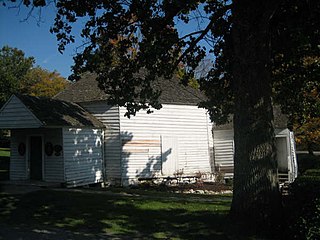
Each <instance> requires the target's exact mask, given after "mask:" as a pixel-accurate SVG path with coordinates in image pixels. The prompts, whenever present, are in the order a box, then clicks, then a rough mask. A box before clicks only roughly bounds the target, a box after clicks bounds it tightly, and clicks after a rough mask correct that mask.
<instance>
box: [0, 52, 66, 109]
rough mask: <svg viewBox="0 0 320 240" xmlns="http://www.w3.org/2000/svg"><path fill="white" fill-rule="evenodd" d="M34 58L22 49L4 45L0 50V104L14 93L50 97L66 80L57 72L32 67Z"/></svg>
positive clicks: (63, 85)
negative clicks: (26, 54) (26, 55)
mask: <svg viewBox="0 0 320 240" xmlns="http://www.w3.org/2000/svg"><path fill="white" fill-rule="evenodd" d="M34 63H35V59H34V58H33V57H25V54H24V52H23V51H21V50H19V49H17V48H11V47H9V46H4V47H3V48H2V49H1V50H0V106H2V104H3V103H4V102H5V101H7V100H8V98H9V97H10V96H11V95H12V94H14V93H22V94H29V95H33V96H41V97H52V96H54V95H56V94H57V93H58V92H60V91H62V90H63V89H64V88H65V87H66V85H67V83H68V82H67V81H66V80H65V79H64V78H63V77H61V76H60V74H59V73H57V72H50V71H48V70H45V69H42V68H40V67H34Z"/></svg>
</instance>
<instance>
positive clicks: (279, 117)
mask: <svg viewBox="0 0 320 240" xmlns="http://www.w3.org/2000/svg"><path fill="white" fill-rule="evenodd" d="M230 119H231V121H230V122H229V123H226V124H222V125H214V126H213V130H230V129H233V119H232V117H230ZM273 122H274V127H275V128H279V129H284V128H287V127H288V117H287V115H285V114H283V113H282V112H281V109H280V106H278V105H274V106H273Z"/></svg>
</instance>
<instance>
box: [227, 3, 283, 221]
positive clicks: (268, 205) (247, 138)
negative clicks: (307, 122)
mask: <svg viewBox="0 0 320 240" xmlns="http://www.w3.org/2000/svg"><path fill="white" fill-rule="evenodd" d="M233 3H234V6H233V12H232V14H233V17H234V21H233V23H234V24H233V28H232V31H233V32H232V41H233V48H234V59H233V61H234V62H233V68H232V71H233V88H234V93H235V114H234V134H235V136H234V139H235V156H234V158H235V161H234V193H233V200H232V206H231V215H232V216H233V217H235V218H236V219H245V220H248V221H250V222H251V223H252V224H254V223H257V224H264V225H265V224H271V225H273V224H272V222H273V220H276V219H274V217H275V215H277V214H278V213H279V207H280V206H281V198H280V193H279V186H278V177H277V162H276V158H275V153H276V151H275V138H274V127H273V108H272V99H271V94H272V88H271V72H270V42H269V31H268V27H269V20H270V18H271V16H272V14H273V12H274V11H275V9H276V8H277V6H278V4H279V1H276V0H268V1H265V0H264V1H263V0H262V1H261V0H255V1H252V0H244V1H240V0H239V1H236V0H235V1H233Z"/></svg>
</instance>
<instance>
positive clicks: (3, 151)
mask: <svg viewBox="0 0 320 240" xmlns="http://www.w3.org/2000/svg"><path fill="white" fill-rule="evenodd" d="M0 157H10V148H0Z"/></svg>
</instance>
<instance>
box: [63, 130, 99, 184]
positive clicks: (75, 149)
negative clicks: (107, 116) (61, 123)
mask: <svg viewBox="0 0 320 240" xmlns="http://www.w3.org/2000/svg"><path fill="white" fill-rule="evenodd" d="M102 137H103V134H102V130H101V129H90V128H82V129H79V128H63V148H64V149H63V156H64V159H65V180H66V183H67V185H68V186H79V185H86V184H91V183H97V182H101V181H102V180H103V172H102V171H103V160H102V158H103V155H102Z"/></svg>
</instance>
